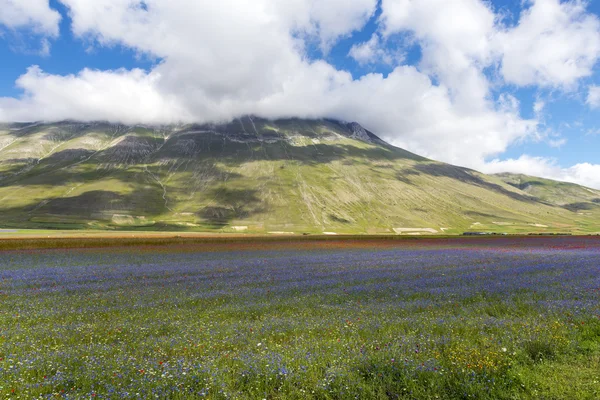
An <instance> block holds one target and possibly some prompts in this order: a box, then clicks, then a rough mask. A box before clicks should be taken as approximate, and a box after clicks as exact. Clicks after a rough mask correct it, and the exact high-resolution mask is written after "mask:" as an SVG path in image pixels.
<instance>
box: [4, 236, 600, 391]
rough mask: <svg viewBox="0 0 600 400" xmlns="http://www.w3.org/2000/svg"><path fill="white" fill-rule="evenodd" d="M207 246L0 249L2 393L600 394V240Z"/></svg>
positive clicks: (167, 243) (157, 243)
mask: <svg viewBox="0 0 600 400" xmlns="http://www.w3.org/2000/svg"><path fill="white" fill-rule="evenodd" d="M7 234H9V233H7ZM12 234H14V233H10V235H12ZM0 235H1V233H0ZM209 239H210V238H208V239H207V238H172V237H171V238H165V237H162V238H161V237H158V238H155V237H146V238H137V239H136V238H133V239H126V238H107V237H100V238H95V239H94V238H91V239H88V240H92V241H94V240H95V241H96V242H93V244H95V245H94V246H89V244H90V242H86V243H87V244H86V245H88V247H91V248H73V247H77V246H79V245H78V244H75V245H73V243H78V242H81V241H82V240H84V239H81V238H75V239H69V238H63V239H60V238H56V237H55V238H50V239H48V238H45V239H44V240H42V238H40V237H37V238H33V239H31V240H30V241H28V240H27V239H20V240H16V241H10V240H0V246H2V247H0V248H3V249H4V250H1V251H0V397H2V398H56V397H59V398H60V397H62V398H70V399H80V398H104V399H121V398H132V399H151V398H159V399H164V398H169V399H187V398H209V399H228V398H231V399H257V398H268V399H311V398H312V399H356V398H359V399H371V398H373V399H401V398H406V399H435V398H443V399H466V398H478V399H597V398H598V397H599V396H600V375H599V373H598V371H600V302H599V301H598V300H599V299H598V296H599V294H600V292H599V290H600V277H599V275H598V259H599V256H600V238H598V237H548V238H546V237H493V238H492V237H490V238H462V237H455V238H438V239H429V238H427V239H426V238H419V239H414V238H413V239H402V240H396V239H391V238H390V239H387V240H385V239H379V240H375V239H373V238H366V239H365V238H363V239H362V240H359V239H357V238H348V239H346V240H344V239H340V238H325V237H322V238H316V239H317V240H315V238H309V239H304V238H287V239H286V240H284V239H279V240H278V241H265V240H260V239H257V238H246V239H243V240H242V239H240V238H239V237H238V239H237V240H227V239H219V240H214V238H213V239H210V240H209ZM103 240H105V241H107V242H105V243H104V244H106V243H108V244H106V245H107V246H108V245H110V246H112V247H110V248H102V247H103V244H102V243H103V242H102V241H103ZM127 240H130V241H129V242H128V241H127ZM74 241H75V242H74ZM6 243H22V244H25V245H27V244H28V243H29V245H28V248H27V249H22V250H15V247H14V246H13V247H11V246H8V245H6ZM35 243H38V244H39V243H45V244H44V245H43V246H42V245H39V246H37V247H52V248H46V249H43V248H38V249H33V247H36V246H35ZM65 243H67V244H68V243H71V245H70V247H69V246H67V244H65ZM117 243H120V246H116V244H117ZM10 249H12V250H10Z"/></svg>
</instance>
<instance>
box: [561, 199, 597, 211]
mask: <svg viewBox="0 0 600 400" xmlns="http://www.w3.org/2000/svg"><path fill="white" fill-rule="evenodd" d="M592 201H593V200H592ZM595 203H596V202H595V201H594V202H593V203H585V202H580V203H571V204H565V205H564V206H562V208H564V209H567V210H569V211H571V212H579V211H592V210H595V209H597V208H598V204H595Z"/></svg>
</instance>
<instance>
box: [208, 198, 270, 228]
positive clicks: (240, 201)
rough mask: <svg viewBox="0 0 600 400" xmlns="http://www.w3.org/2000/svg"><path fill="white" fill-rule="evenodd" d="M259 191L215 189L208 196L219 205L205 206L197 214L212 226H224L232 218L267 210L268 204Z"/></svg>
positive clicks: (244, 217) (246, 216) (248, 215)
mask: <svg viewBox="0 0 600 400" xmlns="http://www.w3.org/2000/svg"><path fill="white" fill-rule="evenodd" d="M258 193H259V192H258V190H254V189H227V188H221V189H213V190H212V191H211V192H210V193H209V194H208V197H212V198H213V201H214V203H216V204H217V205H215V206H208V207H204V208H203V209H202V210H200V211H199V212H198V214H197V215H198V216H199V217H200V218H202V219H204V220H205V221H206V222H207V224H209V225H211V226H212V227H215V228H222V227H224V226H226V225H229V223H230V222H231V221H232V220H236V219H246V218H249V217H250V216H252V215H254V214H259V213H263V212H266V211H267V206H266V204H265V203H264V202H263V201H262V200H261V199H260V198H259V197H258Z"/></svg>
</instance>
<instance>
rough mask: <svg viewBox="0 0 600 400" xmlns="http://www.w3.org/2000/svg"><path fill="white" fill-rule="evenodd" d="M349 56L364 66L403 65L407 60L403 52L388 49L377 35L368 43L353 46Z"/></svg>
mask: <svg viewBox="0 0 600 400" xmlns="http://www.w3.org/2000/svg"><path fill="white" fill-rule="evenodd" d="M348 56H350V57H352V58H353V59H354V60H355V61H356V62H357V63H359V64H360V65H363V66H364V65H368V64H378V63H383V64H387V65H392V64H395V65H398V64H402V62H403V61H404V58H405V55H404V54H403V53H402V52H401V51H397V50H396V51H394V50H391V49H389V48H388V47H386V44H385V43H382V40H381V39H380V38H379V36H378V35H377V34H373V36H371V39H369V40H368V41H366V42H363V43H357V44H355V45H353V46H352V48H351V49H350V52H349V53H348Z"/></svg>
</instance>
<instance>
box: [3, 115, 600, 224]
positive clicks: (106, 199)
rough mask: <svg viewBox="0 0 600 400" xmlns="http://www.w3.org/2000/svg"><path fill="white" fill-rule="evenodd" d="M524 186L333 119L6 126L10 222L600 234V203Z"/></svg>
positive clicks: (6, 193)
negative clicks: (559, 198) (561, 199)
mask: <svg viewBox="0 0 600 400" xmlns="http://www.w3.org/2000/svg"><path fill="white" fill-rule="evenodd" d="M507 180H508V181H507ZM515 185H516V186H515ZM518 185H519V184H518V183H515V182H513V181H510V179H509V178H508V177H507V176H501V175H497V176H492V175H484V174H482V173H480V172H477V171H474V170H471V169H468V168H462V167H457V166H453V165H449V164H444V163H440V162H437V161H433V160H429V159H427V158H424V157H421V156H419V155H416V154H414V153H411V152H408V151H406V150H404V149H400V148H397V147H394V146H392V145H390V144H388V143H386V142H385V141H383V140H382V139H380V138H379V137H378V136H377V135H376V134H375V133H373V132H370V131H368V130H366V129H364V128H363V127H362V126H361V125H360V124H358V123H356V122H342V121H336V120H331V119H321V120H306V119H299V118H290V119H280V120H275V121H272V120H266V119H262V118H257V117H243V118H238V119H236V120H233V121H231V122H229V123H226V124H188V125H160V126H148V125H123V124H111V123H107V122H76V121H62V122H57V123H43V122H42V123H34V124H3V125H0V226H4V227H27V228H56V229H142V230H197V231H209V232H256V233H269V232H270V233H273V234H278V233H292V232H293V233H324V232H326V233H331V234H333V233H372V234H376V233H398V234H431V233H461V232H464V231H468V230H478V231H480V230H484V231H491V232H505V231H508V232H515V233H525V232H530V231H535V232H537V231H548V232H563V231H569V232H575V233H594V232H597V231H600V227H598V226H597V225H599V224H597V223H596V221H598V220H599V219H598V216H600V203H595V202H593V201H591V200H590V199H588V198H585V197H582V195H575V194H574V195H573V196H575V200H577V201H573V202H571V203H569V204H575V203H585V204H586V205H585V207H584V208H585V209H568V208H565V207H564V206H565V205H564V204H563V205H561V204H558V203H556V201H553V198H550V197H548V196H546V197H544V196H543V195H540V194H539V193H535V192H533V193H532V192H531V191H529V192H528V191H527V190H523V189H521V188H519V187H518ZM555 190H556V189H555ZM577 196H579V197H577ZM579 200H581V201H579ZM588 200H589V201H588ZM588 203H589V204H588ZM596 205H598V206H597V207H596Z"/></svg>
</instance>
